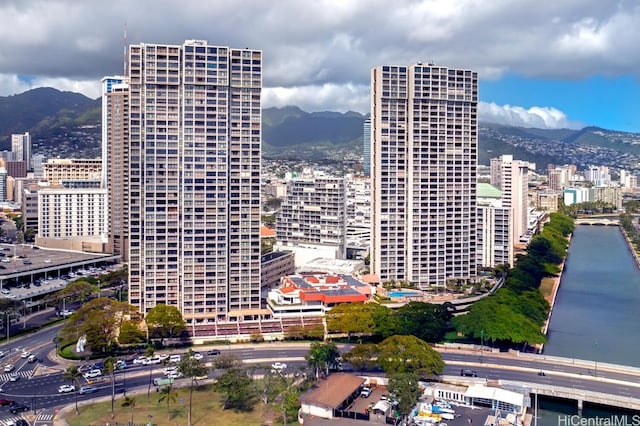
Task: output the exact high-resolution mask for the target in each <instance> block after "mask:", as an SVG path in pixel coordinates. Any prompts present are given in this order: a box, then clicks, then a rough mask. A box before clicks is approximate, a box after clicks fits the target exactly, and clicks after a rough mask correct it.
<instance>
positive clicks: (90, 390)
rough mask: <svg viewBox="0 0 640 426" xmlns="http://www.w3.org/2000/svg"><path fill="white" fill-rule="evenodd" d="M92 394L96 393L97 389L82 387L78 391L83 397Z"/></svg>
mask: <svg viewBox="0 0 640 426" xmlns="http://www.w3.org/2000/svg"><path fill="white" fill-rule="evenodd" d="M94 392H98V388H97V387H95V386H82V387H81V388H80V390H79V391H78V393H79V394H80V395H84V394H86V393H94Z"/></svg>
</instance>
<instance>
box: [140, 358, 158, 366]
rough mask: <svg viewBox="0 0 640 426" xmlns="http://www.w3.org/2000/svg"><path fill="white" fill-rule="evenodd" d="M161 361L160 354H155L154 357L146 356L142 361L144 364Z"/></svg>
mask: <svg viewBox="0 0 640 426" xmlns="http://www.w3.org/2000/svg"><path fill="white" fill-rule="evenodd" d="M161 362H162V359H161V358H160V357H159V356H154V357H152V358H145V360H144V361H142V364H144V365H150V364H160V363H161Z"/></svg>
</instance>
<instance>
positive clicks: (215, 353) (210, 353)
mask: <svg viewBox="0 0 640 426" xmlns="http://www.w3.org/2000/svg"><path fill="white" fill-rule="evenodd" d="M207 355H220V350H219V349H211V350H209V351H207Z"/></svg>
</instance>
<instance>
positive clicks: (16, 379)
mask: <svg viewBox="0 0 640 426" xmlns="http://www.w3.org/2000/svg"><path fill="white" fill-rule="evenodd" d="M19 378H20V376H18V375H17V374H16V373H13V374H12V375H10V376H9V381H10V382H17V381H18V379H19Z"/></svg>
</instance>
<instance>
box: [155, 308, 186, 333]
mask: <svg viewBox="0 0 640 426" xmlns="http://www.w3.org/2000/svg"><path fill="white" fill-rule="evenodd" d="M145 321H146V323H147V327H148V328H149V336H151V337H161V338H163V339H164V338H167V337H177V336H179V335H180V334H181V333H182V332H183V331H184V330H185V328H186V324H185V321H184V319H183V318H182V314H181V313H180V310H179V309H178V308H177V307H175V306H168V305H163V304H158V305H156V306H154V307H153V308H151V309H150V310H149V312H148V313H147V315H146V316H145Z"/></svg>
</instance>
